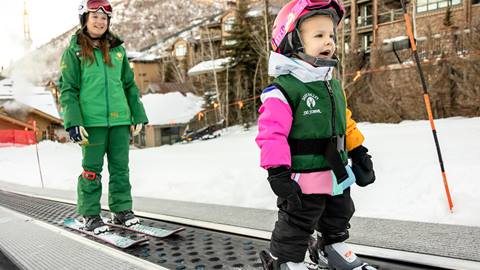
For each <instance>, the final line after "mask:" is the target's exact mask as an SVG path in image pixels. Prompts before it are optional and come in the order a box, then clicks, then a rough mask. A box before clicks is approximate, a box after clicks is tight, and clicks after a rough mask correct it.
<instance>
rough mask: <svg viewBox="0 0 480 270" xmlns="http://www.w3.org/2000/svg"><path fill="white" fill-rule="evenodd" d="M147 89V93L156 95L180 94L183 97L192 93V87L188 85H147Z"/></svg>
mask: <svg viewBox="0 0 480 270" xmlns="http://www.w3.org/2000/svg"><path fill="white" fill-rule="evenodd" d="M147 89H148V92H150V93H157V94H165V93H171V92H180V93H182V94H183V95H185V94H186V93H193V92H194V87H193V85H191V84H190V83H149V84H148V86H147Z"/></svg>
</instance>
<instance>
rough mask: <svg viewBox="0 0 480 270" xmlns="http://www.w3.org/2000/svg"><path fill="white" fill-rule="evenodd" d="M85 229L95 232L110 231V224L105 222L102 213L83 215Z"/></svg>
mask: <svg viewBox="0 0 480 270" xmlns="http://www.w3.org/2000/svg"><path fill="white" fill-rule="evenodd" d="M83 229H84V230H85V231H90V232H93V233H94V234H101V233H103V232H106V231H108V226H107V225H105V223H103V220H102V218H101V217H100V215H96V216H83Z"/></svg>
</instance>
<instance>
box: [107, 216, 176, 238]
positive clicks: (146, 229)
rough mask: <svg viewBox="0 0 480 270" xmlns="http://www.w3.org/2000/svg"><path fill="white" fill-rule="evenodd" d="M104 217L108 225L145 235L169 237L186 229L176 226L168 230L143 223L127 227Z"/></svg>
mask: <svg viewBox="0 0 480 270" xmlns="http://www.w3.org/2000/svg"><path fill="white" fill-rule="evenodd" d="M102 219H103V222H104V223H105V224H107V225H108V226H112V227H117V228H121V229H125V230H129V231H132V232H137V233H143V234H145V235H149V236H153V237H158V238H165V237H168V236H170V235H173V234H176V233H178V232H181V231H183V230H185V228H184V227H180V228H176V229H174V230H167V229H161V228H157V227H151V226H146V225H143V224H134V225H131V226H128V227H126V226H124V225H122V224H115V223H113V222H112V220H111V219H110V218H107V217H102Z"/></svg>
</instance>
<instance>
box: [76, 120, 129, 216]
mask: <svg viewBox="0 0 480 270" xmlns="http://www.w3.org/2000/svg"><path fill="white" fill-rule="evenodd" d="M85 129H86V130H87V132H88V135H89V136H88V142H89V143H88V144H86V145H82V155H83V160H82V167H83V170H84V172H85V171H87V172H93V173H95V174H96V177H95V179H91V180H89V179H87V178H85V177H84V176H83V174H81V175H80V176H79V177H78V184H77V212H78V214H80V215H82V216H91V215H98V214H100V210H101V209H100V197H101V195H102V182H101V180H102V177H101V172H102V168H103V159H104V156H105V154H107V160H108V172H109V174H110V179H109V181H108V205H109V208H110V211H112V212H120V211H124V210H130V209H132V195H131V192H130V190H131V186H130V180H129V169H128V151H129V142H130V126H127V125H125V126H115V127H90V128H88V127H87V128H85Z"/></svg>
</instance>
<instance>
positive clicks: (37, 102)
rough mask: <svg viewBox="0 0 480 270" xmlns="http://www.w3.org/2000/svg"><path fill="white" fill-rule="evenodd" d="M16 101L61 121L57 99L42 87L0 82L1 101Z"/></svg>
mask: <svg viewBox="0 0 480 270" xmlns="http://www.w3.org/2000/svg"><path fill="white" fill-rule="evenodd" d="M2 99H3V100H16V101H18V102H21V103H23V104H26V105H28V106H30V107H32V108H35V109H37V110H39V111H42V112H44V113H46V114H48V115H50V116H53V117H55V118H58V119H60V114H59V113H58V110H57V105H56V103H55V99H54V98H53V95H52V93H51V92H50V91H48V90H46V88H45V87H42V86H33V85H30V84H27V83H23V84H19V83H16V82H15V81H14V80H12V79H4V80H2V81H0V100H2Z"/></svg>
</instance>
